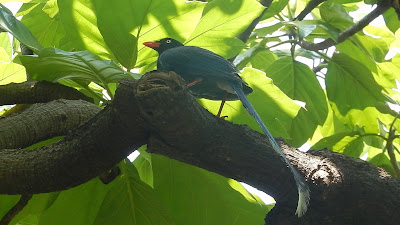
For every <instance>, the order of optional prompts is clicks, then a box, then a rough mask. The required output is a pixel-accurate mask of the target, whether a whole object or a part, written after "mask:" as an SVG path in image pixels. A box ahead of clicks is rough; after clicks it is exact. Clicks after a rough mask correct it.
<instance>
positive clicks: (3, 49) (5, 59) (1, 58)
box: [0, 32, 13, 63]
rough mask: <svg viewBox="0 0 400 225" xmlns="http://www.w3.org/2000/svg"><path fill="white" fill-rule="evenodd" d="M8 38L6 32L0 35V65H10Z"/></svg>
mask: <svg viewBox="0 0 400 225" xmlns="http://www.w3.org/2000/svg"><path fill="white" fill-rule="evenodd" d="M12 53H13V51H12V47H11V42H10V38H9V37H8V34H7V33H6V32H3V33H0V63H10V62H11V58H12Z"/></svg>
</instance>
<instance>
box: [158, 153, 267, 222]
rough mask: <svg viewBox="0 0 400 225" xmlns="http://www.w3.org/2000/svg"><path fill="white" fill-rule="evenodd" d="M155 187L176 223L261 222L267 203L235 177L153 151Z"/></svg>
mask: <svg viewBox="0 0 400 225" xmlns="http://www.w3.org/2000/svg"><path fill="white" fill-rule="evenodd" d="M152 165H153V172H154V190H155V191H156V193H157V194H158V195H159V196H160V198H161V199H162V202H163V203H164V205H165V206H166V207H167V208H168V209H169V212H170V213H172V214H173V216H174V219H175V220H176V222H177V224H188V221H196V222H195V223H196V224H219V225H225V224H227V225H228V224H229V225H231V224H263V223H264V217H265V214H266V213H267V212H268V207H267V206H265V205H264V204H263V203H262V202H259V201H258V200H257V199H256V198H254V197H252V196H251V195H250V194H248V192H247V191H246V190H245V189H244V188H243V187H242V186H241V185H240V184H239V183H237V182H236V181H234V180H232V179H228V178H225V177H222V176H220V175H217V174H214V173H211V172H208V171H206V170H203V169H200V168H197V167H194V166H191V165H188V164H184V163H181V162H178V161H176V160H173V159H169V158H167V157H164V156H161V155H155V154H153V155H152Z"/></svg>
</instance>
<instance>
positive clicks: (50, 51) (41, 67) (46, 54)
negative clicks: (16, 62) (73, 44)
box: [20, 48, 133, 88]
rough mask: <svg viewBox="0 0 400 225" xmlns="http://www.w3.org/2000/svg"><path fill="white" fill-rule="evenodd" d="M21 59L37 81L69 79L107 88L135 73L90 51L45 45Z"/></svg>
mask: <svg viewBox="0 0 400 225" xmlns="http://www.w3.org/2000/svg"><path fill="white" fill-rule="evenodd" d="M20 58H21V61H22V64H23V65H24V66H25V67H26V69H27V70H28V73H29V74H30V76H31V77H32V78H33V79H36V80H47V81H51V82H56V81H58V80H61V79H66V78H68V79H74V80H80V81H87V82H96V83H97V84H99V85H101V86H103V87H104V88H107V87H108V83H115V82H118V81H119V80H120V79H122V78H130V77H132V75H133V74H131V73H129V72H125V71H123V70H122V69H121V68H120V67H118V66H117V65H116V64H115V63H113V62H111V61H104V60H102V59H101V58H100V57H99V56H97V55H95V54H93V53H91V52H89V51H79V52H66V51H62V50H59V49H55V48H45V49H43V50H42V51H40V52H39V53H38V56H20Z"/></svg>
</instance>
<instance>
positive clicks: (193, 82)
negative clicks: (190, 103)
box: [186, 78, 204, 87]
mask: <svg viewBox="0 0 400 225" xmlns="http://www.w3.org/2000/svg"><path fill="white" fill-rule="evenodd" d="M203 80H204V79H203V78H199V79H197V80H194V81H192V82H190V83H188V84H186V87H191V86H193V85H196V84H198V83H200V82H202V81H203Z"/></svg>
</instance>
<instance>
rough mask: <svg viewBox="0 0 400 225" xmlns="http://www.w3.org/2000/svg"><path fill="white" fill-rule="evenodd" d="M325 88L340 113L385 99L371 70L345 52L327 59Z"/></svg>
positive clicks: (343, 113)
mask: <svg viewBox="0 0 400 225" xmlns="http://www.w3.org/2000/svg"><path fill="white" fill-rule="evenodd" d="M326 88H327V94H328V98H329V100H330V101H332V102H333V103H334V104H335V105H336V108H337V110H339V113H340V114H341V115H346V114H347V113H348V112H349V111H350V110H351V109H361V110H362V109H365V108H366V107H369V106H371V107H373V106H375V103H376V102H380V101H383V102H384V101H386V99H385V97H384V96H383V95H382V93H381V91H382V87H381V86H379V85H378V84H377V83H376V81H375V79H374V77H373V76H372V74H371V72H370V71H369V70H368V69H367V68H366V67H365V66H364V65H363V64H361V63H359V62H357V61H356V60H354V59H352V58H350V57H349V56H347V55H345V54H336V55H334V56H333V57H332V59H331V60H330V61H329V65H328V72H327V74H326Z"/></svg>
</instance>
